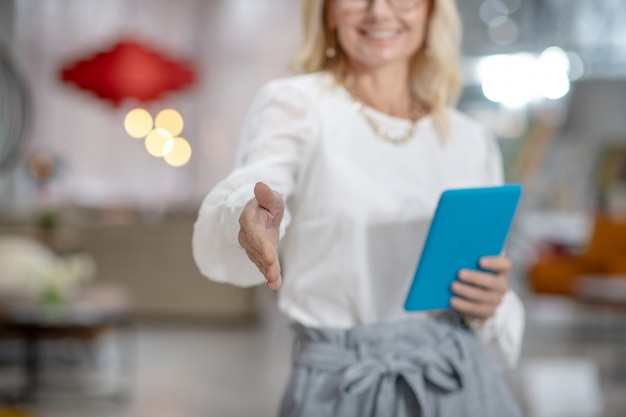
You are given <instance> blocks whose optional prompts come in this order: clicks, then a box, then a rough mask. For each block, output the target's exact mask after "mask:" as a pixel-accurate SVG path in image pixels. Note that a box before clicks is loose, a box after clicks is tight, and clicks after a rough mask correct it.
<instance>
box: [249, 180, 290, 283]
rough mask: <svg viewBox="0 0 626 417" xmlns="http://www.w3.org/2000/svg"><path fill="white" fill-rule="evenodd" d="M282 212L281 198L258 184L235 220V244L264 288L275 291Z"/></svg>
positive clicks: (283, 210) (283, 204) (277, 280)
mask: <svg viewBox="0 0 626 417" xmlns="http://www.w3.org/2000/svg"><path fill="white" fill-rule="evenodd" d="M284 212H285V203H284V201H283V196H282V195H281V194H280V193H279V192H276V191H274V190H272V189H271V188H270V187H268V186H267V185H265V184H264V183H262V182H258V183H257V184H256V185H255V187H254V198H253V199H252V200H250V201H249V202H248V204H246V206H245V207H244V209H243V212H242V213H241V216H240V217H239V225H240V229H239V236H238V240H239V244H240V245H241V246H242V247H243V248H244V250H245V251H246V254H247V255H248V258H250V260H251V261H252V262H253V263H254V264H255V265H256V266H257V268H259V271H261V273H262V274H263V276H264V277H265V281H266V285H267V288H269V289H271V290H278V289H279V288H280V286H281V283H282V280H281V276H280V264H279V262H278V239H279V231H280V222H281V221H282V219H283V214H284Z"/></svg>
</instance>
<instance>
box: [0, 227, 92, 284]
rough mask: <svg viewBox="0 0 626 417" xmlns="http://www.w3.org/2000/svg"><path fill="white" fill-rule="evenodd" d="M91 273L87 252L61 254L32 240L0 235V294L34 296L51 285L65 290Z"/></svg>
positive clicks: (90, 258) (90, 262) (90, 276)
mask: <svg viewBox="0 0 626 417" xmlns="http://www.w3.org/2000/svg"><path fill="white" fill-rule="evenodd" d="M94 275H95V262H94V261H93V258H92V257H91V256H89V255H86V254H76V255H69V256H63V257H61V256H59V255H57V254H55V253H54V252H52V251H51V250H50V249H49V248H47V247H46V246H45V245H43V244H42V243H40V242H38V241H36V240H34V239H31V238H28V237H22V236H0V294H9V295H15V294H24V295H37V294H40V293H41V292H42V291H44V290H45V289H47V288H50V287H51V286H55V287H56V289H58V290H59V291H61V292H68V291H71V290H72V289H74V288H75V287H76V286H78V285H80V284H81V283H83V282H85V281H87V280H89V279H91V278H93V276H94Z"/></svg>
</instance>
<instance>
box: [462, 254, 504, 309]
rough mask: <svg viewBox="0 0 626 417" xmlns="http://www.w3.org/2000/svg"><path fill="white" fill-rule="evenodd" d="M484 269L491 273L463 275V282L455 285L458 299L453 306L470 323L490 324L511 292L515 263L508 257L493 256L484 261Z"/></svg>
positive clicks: (481, 264) (480, 272)
mask: <svg viewBox="0 0 626 417" xmlns="http://www.w3.org/2000/svg"><path fill="white" fill-rule="evenodd" d="M480 267H481V268H483V269H485V270H488V271H491V272H484V271H472V270H462V271H460V272H459V280H458V281H455V282H454V283H453V284H452V292H454V293H455V294H456V295H457V296H458V297H453V298H452V300H451V305H452V307H453V308H455V309H456V310H458V311H460V312H461V313H462V314H463V315H464V316H465V317H466V318H468V319H480V320H487V319H489V318H490V317H491V316H493V315H494V313H495V312H496V308H497V307H498V306H499V305H500V303H501V302H502V299H503V298H504V295H505V294H506V292H507V291H508V290H509V272H510V270H511V267H512V263H511V260H510V259H509V258H507V257H506V256H491V257H485V258H482V259H481V260H480Z"/></svg>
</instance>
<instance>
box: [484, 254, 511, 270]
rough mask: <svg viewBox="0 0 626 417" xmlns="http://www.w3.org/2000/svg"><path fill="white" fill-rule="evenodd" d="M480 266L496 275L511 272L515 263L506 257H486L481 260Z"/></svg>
mask: <svg viewBox="0 0 626 417" xmlns="http://www.w3.org/2000/svg"><path fill="white" fill-rule="evenodd" d="M479 265H480V267H481V268H484V269H488V270H490V271H493V272H496V273H503V272H505V273H506V272H509V271H510V270H511V268H512V267H513V263H512V262H511V260H510V259H509V258H507V257H506V256H485V257H483V258H481V259H480V261H479Z"/></svg>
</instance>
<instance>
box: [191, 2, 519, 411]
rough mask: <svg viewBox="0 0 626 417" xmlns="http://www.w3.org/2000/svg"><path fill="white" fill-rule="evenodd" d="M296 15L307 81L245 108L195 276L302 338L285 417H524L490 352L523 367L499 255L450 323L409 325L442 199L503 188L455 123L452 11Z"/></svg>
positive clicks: (378, 7)
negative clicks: (247, 292)
mask: <svg viewBox="0 0 626 417" xmlns="http://www.w3.org/2000/svg"><path fill="white" fill-rule="evenodd" d="M303 16H304V31H305V33H304V41H303V45H302V48H301V50H300V52H299V54H298V55H297V57H296V59H295V64H296V65H297V66H299V67H300V68H301V69H302V70H304V72H306V73H307V74H306V75H300V76H295V77H291V78H287V79H282V80H275V81H272V82H270V83H268V84H267V85H266V86H265V87H264V88H263V89H262V90H261V91H260V92H259V94H258V96H257V97H256V99H255V101H254V103H253V105H252V107H251V109H250V112H249V114H248V118H247V121H246V123H245V125H244V129H243V134H242V140H243V143H242V145H241V148H240V153H239V157H238V168H237V169H235V170H234V171H233V172H232V173H231V174H230V175H229V176H228V178H226V179H225V180H224V181H222V182H221V183H219V184H218V185H217V186H216V187H215V188H214V189H213V190H212V191H211V192H210V193H209V195H208V196H207V197H206V199H205V201H204V202H203V205H202V207H201V209H200V214H199V217H198V220H197V222H196V225H195V231H194V238H193V247H194V257H195V259H196V262H197V264H198V266H199V267H200V269H201V271H202V272H203V273H204V274H205V275H206V276H207V277H210V278H212V279H214V280H216V281H221V282H229V283H232V284H235V285H241V286H251V285H257V284H261V283H266V285H267V287H268V288H270V289H272V290H279V289H280V293H279V306H280V309H281V310H282V312H283V313H284V314H286V315H287V316H288V317H289V318H290V319H291V320H292V321H293V323H294V326H293V327H294V330H295V333H296V340H295V345H294V347H295V348H294V358H293V361H294V368H293V372H292V375H291V379H290V383H289V386H288V388H287V391H286V393H285V397H284V399H283V404H282V407H281V416H315V417H318V416H371V415H376V416H455V417H458V416H479V415H480V416H498V417H501V416H517V415H519V411H518V409H517V407H516V405H515V404H514V402H513V400H512V398H511V396H510V394H509V393H508V391H507V390H506V388H505V386H504V384H503V382H502V381H501V379H500V376H499V375H498V373H497V371H496V370H495V367H494V365H493V363H492V361H491V359H490V357H489V356H488V355H487V354H486V353H485V347H486V348H487V349H489V350H490V351H491V352H492V353H493V354H494V355H496V358H497V359H498V358H499V359H501V360H504V361H505V362H506V363H508V364H514V363H515V361H516V360H517V356H518V353H519V348H520V342H521V337H522V331H523V307H522V305H521V303H520V301H519V299H518V298H517V296H516V295H515V294H514V293H513V292H512V291H510V290H509V286H508V273H509V270H510V268H511V262H510V261H509V260H508V259H507V258H506V257H488V258H484V259H482V261H481V266H482V267H483V268H484V269H487V270H490V271H493V273H485V272H479V271H460V272H459V280H458V281H457V282H455V283H454V285H453V288H452V290H453V292H455V293H456V295H457V297H455V298H453V300H452V306H453V308H454V310H452V311H451V312H443V313H442V312H430V313H423V312H420V313H408V312H405V311H403V309H402V305H403V301H404V297H405V296H406V293H407V291H408V288H409V285H410V281H411V278H412V274H413V271H414V268H415V265H416V263H417V258H418V256H419V247H420V245H422V244H423V240H424V236H425V231H426V229H427V225H428V223H429V222H430V220H431V218H432V214H433V211H434V208H435V205H436V203H437V201H438V198H439V196H440V194H441V192H442V191H443V190H444V189H447V188H460V187H472V186H485V185H494V184H499V183H501V182H502V170H501V161H500V155H499V152H498V149H497V145H496V144H495V143H494V140H493V139H492V138H491V137H490V136H489V135H488V134H487V133H486V132H485V130H484V129H483V128H482V127H481V126H479V125H478V124H477V123H476V122H474V121H472V120H470V119H469V118H467V117H466V116H464V115H462V114H460V113H459V112H457V111H456V110H454V109H452V108H451V107H450V105H451V104H452V103H453V102H454V100H455V98H456V96H457V93H458V91H459V88H460V77H459V44H460V34H459V32H460V24H459V19H458V13H457V10H456V6H455V4H454V1H453V0H327V1H324V0H305V1H304V14H303ZM279 247H280V257H279ZM283 277H284V280H283Z"/></svg>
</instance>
